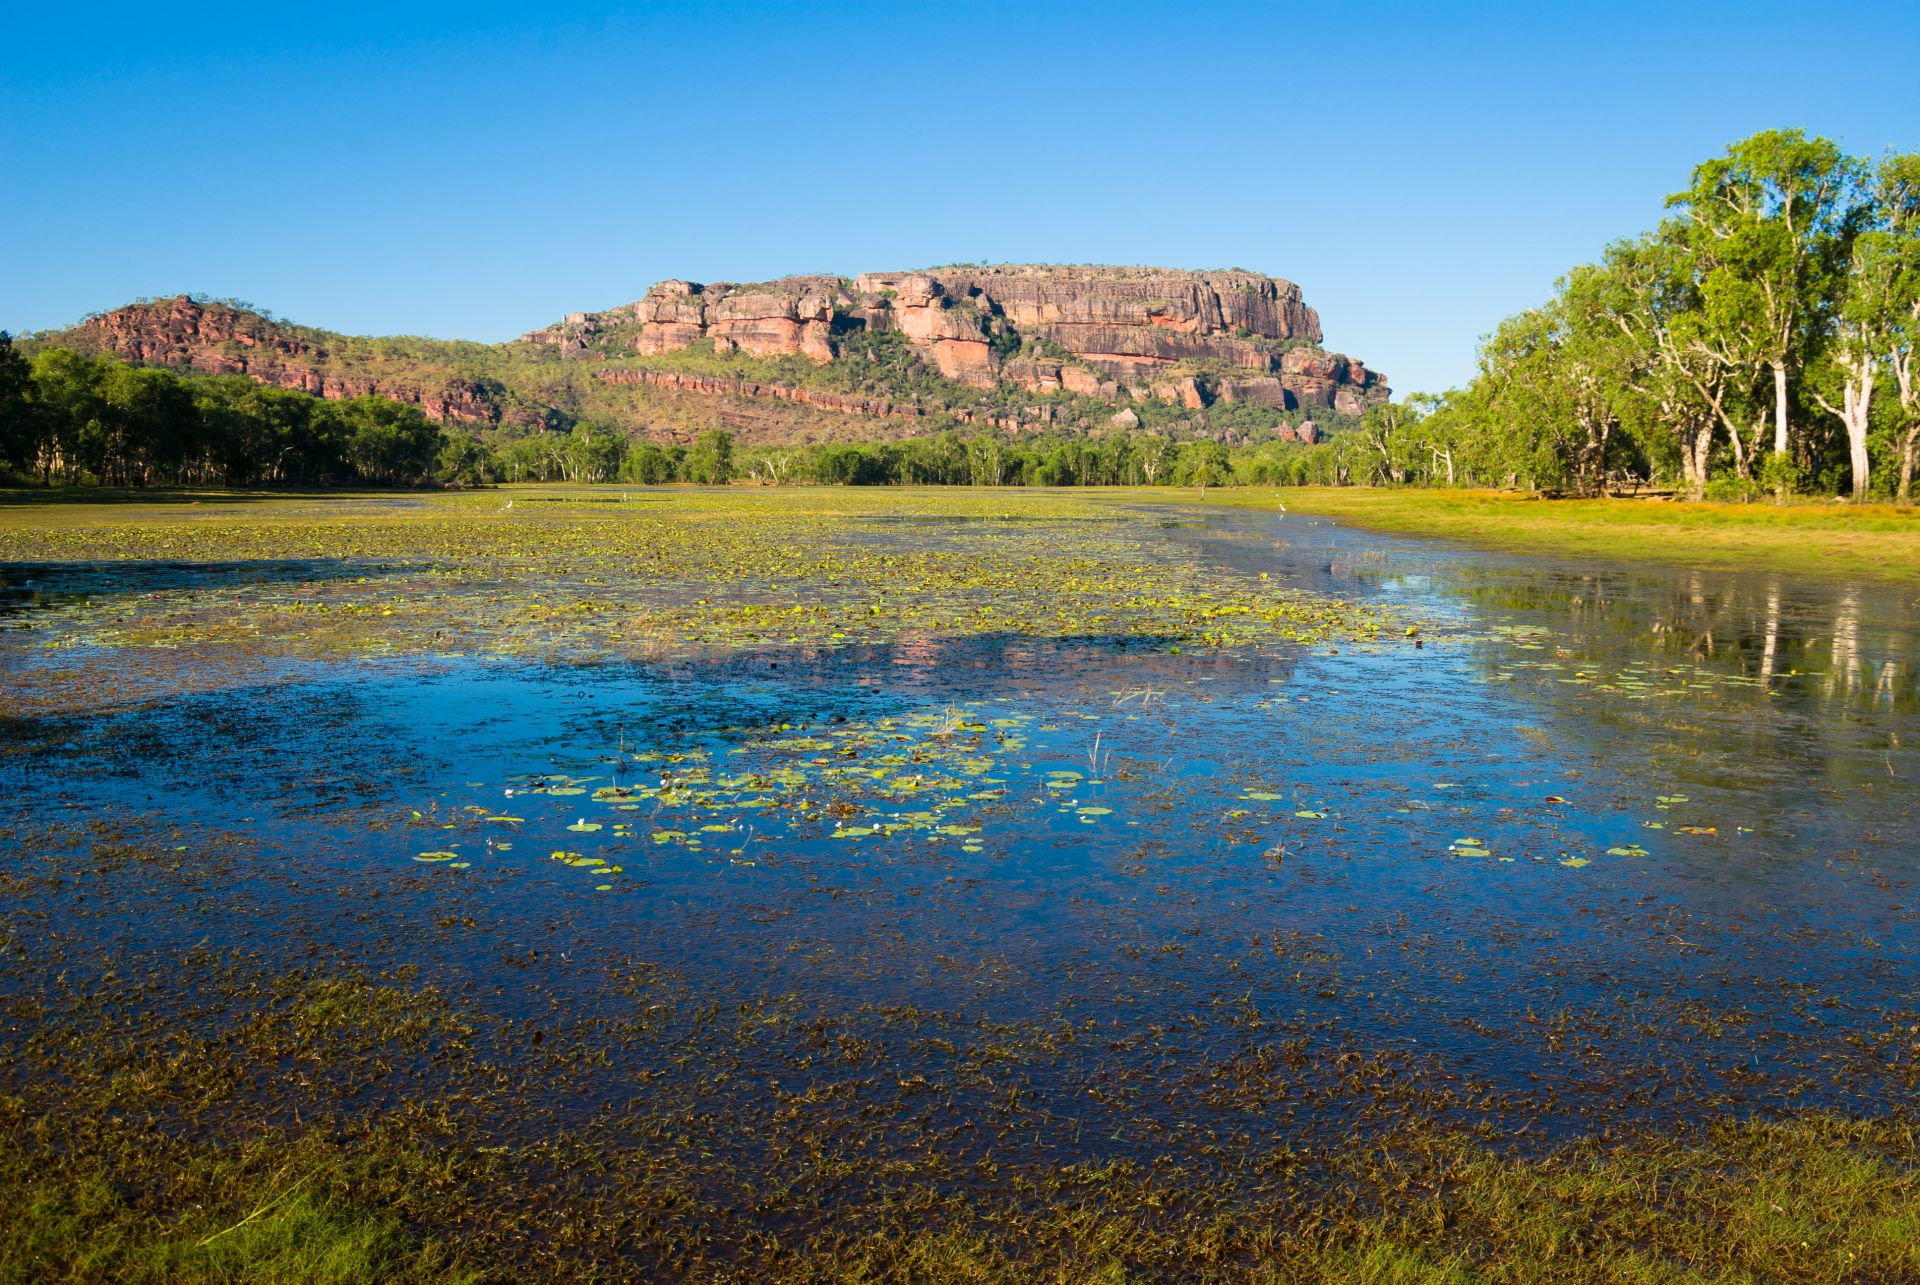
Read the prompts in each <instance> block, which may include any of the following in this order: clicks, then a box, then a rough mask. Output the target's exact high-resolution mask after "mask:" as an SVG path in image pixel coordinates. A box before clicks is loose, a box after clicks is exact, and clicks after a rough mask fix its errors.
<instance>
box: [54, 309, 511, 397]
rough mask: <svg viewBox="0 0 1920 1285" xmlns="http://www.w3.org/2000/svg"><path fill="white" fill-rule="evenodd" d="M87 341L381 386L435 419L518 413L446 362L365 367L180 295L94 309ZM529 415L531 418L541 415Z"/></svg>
mask: <svg viewBox="0 0 1920 1285" xmlns="http://www.w3.org/2000/svg"><path fill="white" fill-rule="evenodd" d="M76 334H77V337H78V339H79V341H80V342H79V345H78V346H80V347H82V348H84V349H87V350H91V351H95V352H102V353H108V354H111V355H113V356H116V357H120V358H122V359H124V360H127V361H136V362H144V363H146V364H148V365H153V366H170V367H172V368H173V369H175V370H192V371H198V372H200V373H201V374H207V375H245V376H246V377H247V378H249V379H251V380H253V381H254V382H255V383H257V384H266V385H269V386H271V387H274V388H288V389H292V390H294V391H296V392H302V393H311V394H313V395H314V396H316V397H326V398H334V399H339V398H349V397H360V396H363V395H365V394H369V393H371V394H376V395H378V396H381V397H386V398H390V399H392V400H393V401H397V402H406V403H408V404H410V405H414V406H418V407H419V408H420V409H421V410H422V411H423V412H424V413H425V414H426V415H427V417H428V418H429V419H435V420H442V421H455V422H463V423H471V424H497V423H500V422H501V421H502V420H503V419H505V418H510V417H511V416H510V415H509V408H508V407H507V406H506V404H505V400H504V399H503V398H502V397H501V395H500V394H501V390H500V389H499V388H498V387H496V386H494V385H492V384H490V383H488V382H484V381H480V380H469V379H461V378H459V377H457V376H453V375H449V374H447V373H445V372H444V371H440V370H426V371H423V372H397V371H396V372H391V373H389V372H385V371H378V370H367V371H357V370H352V369H343V368H342V367H343V366H345V365H348V363H347V362H345V361H343V359H342V354H340V353H336V352H334V351H332V350H331V349H330V348H329V347H328V346H327V345H325V344H324V343H320V342H316V341H314V340H312V339H309V338H307V337H306V336H305V335H304V334H302V333H301V332H300V331H297V330H294V329H292V328H290V327H288V326H284V325H281V324H280V323H277V322H275V321H273V320H272V319H271V318H268V317H263V316H261V315H260V314H259V313H257V312H252V311H250V310H247V309H244V308H236V307H233V306H231V305H228V304H222V303H203V302H201V301H199V300H196V299H194V298H192V297H191V296H189V295H179V296H177V297H175V298H172V299H163V300H158V301H155V302H150V303H136V304H130V305H128V306H127V307H125V308H117V309H115V310H114V311H112V312H106V313H101V314H100V315H98V316H95V317H90V318H88V319H87V320H86V321H85V322H83V323H81V325H80V326H79V327H78V329H77V332H76ZM536 420H537V417H527V418H526V422H528V423H533V422H536Z"/></svg>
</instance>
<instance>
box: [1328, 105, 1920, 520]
mask: <svg viewBox="0 0 1920 1285" xmlns="http://www.w3.org/2000/svg"><path fill="white" fill-rule="evenodd" d="M1667 207H1668V209H1669V211H1670V213H1669V214H1668V215H1667V217H1666V218H1665V219H1663V220H1662V221H1661V222H1660V223H1659V225H1658V226H1657V227H1655V228H1654V229H1653V230H1651V231H1649V232H1646V233H1644V234H1642V235H1640V236H1638V237H1634V238H1632V239H1629V240H1623V241H1619V242H1616V243H1614V244H1612V245H1610V246H1608V247H1607V248H1606V250H1605V252H1604V253H1603V254H1602V255H1601V258H1600V262H1598V263H1596V264H1585V265H1582V266H1580V267H1577V268H1575V269H1574V270H1573V271H1571V272H1569V273H1568V274H1567V275H1566V276H1565V277H1563V278H1562V279H1561V280H1560V281H1559V282H1558V283H1557V285H1556V288H1555V291H1554V294H1553V297H1552V298H1551V299H1550V300H1548V301H1547V302H1546V303H1545V304H1543V305H1541V306H1540V307H1538V308H1531V309H1528V310H1527V311H1525V312H1522V313H1519V314H1518V315H1516V316H1513V317H1509V318H1508V319H1507V320H1506V321H1504V322H1502V323H1501V324H1500V326H1499V328H1498V329H1497V330H1495V331H1494V333H1493V334H1492V335H1491V336H1489V337H1488V338H1487V339H1486V340H1485V341H1484V343H1483V345H1482V348H1481V351H1480V360H1479V370H1478V373H1477V375H1476V376H1475V378H1474V379H1473V380H1472V382H1471V383H1470V384H1469V385H1468V386H1467V387H1466V388H1464V389H1460V390H1457V391H1455V392H1452V393H1449V394H1447V395H1446V396H1445V397H1441V398H1431V397H1427V398H1409V399H1407V401H1406V402H1405V403H1403V404H1401V405H1398V406H1389V407H1382V408H1378V409H1377V410H1376V411H1375V412H1374V413H1373V414H1372V415H1370V416H1369V417H1368V418H1367V421H1366V422H1365V423H1364V424H1363V425H1362V428H1361V440H1360V441H1359V442H1358V443H1356V444H1355V445H1357V446H1359V447H1360V448H1361V449H1359V450H1357V451H1355V452H1353V462H1354V463H1355V464H1356V465H1357V466H1358V467H1359V468H1361V469H1362V470H1364V471H1363V473H1361V474H1360V475H1358V476H1356V478H1355V479H1354V480H1379V481H1389V482H1402V481H1414V482H1427V483H1439V484H1453V483H1477V484H1504V485H1525V486H1531V487H1534V488H1538V489H1543V490H1564V491H1571V492H1574V493H1577V494H1589V495H1590V494H1598V493H1600V492H1602V491H1604V490H1607V489H1609V488H1610V487H1613V486H1617V485H1619V484H1620V483H1622V482H1630V483H1632V484H1635V485H1639V484H1643V483H1651V484H1662V483H1670V484H1672V485H1673V486H1674V487H1675V488H1676V489H1678V490H1680V491H1682V492H1683V493H1685V494H1687V495H1690V496H1693V497H1695V498H1700V497H1710V498H1724V499H1738V498H1752V497H1754V496H1756V495H1759V494H1762V493H1765V492H1772V493H1774V494H1786V493H1791V492H1796V491H1801V492H1806V491H1814V492H1825V493H1829V494H1841V493H1844V494H1847V495H1849V496H1851V498H1853V499H1855V500H1867V499H1871V498H1876V497H1880V498H1886V497H1891V498H1895V499H1898V500H1899V501H1901V502H1906V501H1908V500H1909V499H1911V496H1912V486H1913V475H1914V469H1915V464H1916V451H1917V450H1920V385H1917V384H1916V381H1915V378H1914V346H1915V338H1916V335H1920V153H1907V154H1901V155H1888V156H1886V157H1885V158H1883V159H1881V160H1879V161H1878V162H1870V161H1868V160H1865V159H1862V158H1859V157H1853V156H1848V155H1846V154H1845V153H1844V152H1842V151H1841V149H1840V148H1839V147H1838V146H1836V145H1835V144H1834V143H1832V142H1830V141H1828V140H1827V139H1823V138H1808V137H1807V136H1806V135H1805V134H1804V133H1802V132H1801V131H1798V130H1785V131H1771V132H1767V133H1762V134H1756V135H1754V136H1753V137H1751V138H1748V139H1745V140H1743V141H1741V142H1738V143H1735V144H1733V145H1732V146H1731V147H1729V148H1728V149H1727V152H1726V154H1725V155H1724V156H1720V157H1716V158H1714V159H1712V160H1709V161H1707V162H1705V163H1704V164H1702V165H1699V166H1697V167H1696V168H1695V169H1694V171H1693V175H1692V181H1691V183H1690V184H1689V186H1688V187H1687V188H1685V189H1684V190H1682V191H1680V192H1676V193H1674V194H1673V195H1672V196H1671V197H1669V198H1668V200H1667Z"/></svg>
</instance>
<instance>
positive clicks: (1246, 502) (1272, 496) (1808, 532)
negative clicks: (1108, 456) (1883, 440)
mask: <svg viewBox="0 0 1920 1285" xmlns="http://www.w3.org/2000/svg"><path fill="white" fill-rule="evenodd" d="M1146 494H1148V495H1149V496H1152V495H1158V494H1163V493H1161V492H1147V493H1146ZM1165 494H1167V498H1169V499H1174V498H1176V497H1179V498H1185V499H1188V500H1191V499H1192V498H1193V493H1192V492H1191V491H1188V492H1185V493H1184V496H1180V494H1179V493H1165ZM1206 500H1207V502H1208V503H1211V504H1220V505H1225V506H1229V507H1236V508H1272V507H1275V506H1276V505H1279V504H1284V505H1285V506H1286V507H1287V509H1288V510H1290V511H1292V512H1297V513H1311V514H1323V515H1325V516H1328V517H1335V518H1340V519H1342V520H1345V521H1349V522H1352V523H1354V524H1355V525H1358V526H1363V527H1367V528H1369V529H1372V530H1378V531H1389V532H1395V533H1398V534H1405V535H1420V536H1439V537H1443V538H1446V539H1453V540H1463V541H1467V542H1470V543H1473V544H1479V545H1485V546H1489V547H1494V548H1505V549H1519V550H1523V551H1527V552H1538V553H1544V554H1554V555H1560V556H1567V557H1582V558H1586V557H1592V558H1607V559H1611V560H1615V561H1625V562H1633V561H1648V562H1661V563H1680V564H1685V565H1691V566H1699V567H1715V568H1727V567H1738V568H1743V569H1747V570H1755V571H1777V572H1780V573H1782V574H1788V575H1795V576H1809V577H1819V578H1823V579H1846V578H1853V577H1872V578H1877V579H1888V580H1900V581H1906V582H1913V581H1920V509H1917V508H1911V507H1897V506H1893V505H1871V506H1864V507H1858V508H1856V507H1853V506H1850V505H1845V504H1838V503H1832V502H1815V501H1809V502H1805V503H1795V504H1683V503H1675V502H1672V501H1667V500H1625V499H1607V500H1544V499H1537V498H1533V497H1529V496H1521V495H1514V494H1508V493H1500V492H1492V491H1444V490H1411V489H1409V490H1387V489H1375V488H1364V487H1285V488H1280V489H1273V488H1251V487H1250V488H1244V489H1233V490H1219V491H1210V492H1208V493H1207V496H1206Z"/></svg>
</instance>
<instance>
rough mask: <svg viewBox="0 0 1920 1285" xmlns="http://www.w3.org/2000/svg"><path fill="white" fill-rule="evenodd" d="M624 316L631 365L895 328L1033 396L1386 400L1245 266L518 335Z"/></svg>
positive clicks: (930, 288)
mask: <svg viewBox="0 0 1920 1285" xmlns="http://www.w3.org/2000/svg"><path fill="white" fill-rule="evenodd" d="M628 317H630V318H631V319H632V320H633V321H635V322H637V323H638V334H637V335H636V337H635V338H634V339H633V341H632V350H633V351H634V352H636V353H638V354H640V355H642V356H648V355H659V354H662V353H668V352H673V351H676V350H679V349H683V348H687V347H689V346H691V345H693V344H694V343H696V342H698V341H701V340H710V341H711V342H712V344H713V346H714V348H715V349H716V350H717V351H719V352H721V353H727V352H734V351H744V352H749V353H753V354H756V355H760V356H782V355H798V356H804V357H807V358H809V359H810V360H812V361H815V362H821V363H825V362H829V361H832V360H833V359H834V357H835V355H836V347H835V336H836V334H844V333H845V332H846V331H847V330H850V329H862V328H863V329H866V330H870V331H876V332H884V331H893V332H897V333H899V334H901V335H904V336H905V337H906V338H907V339H908V340H909V341H910V342H912V343H913V344H914V345H915V346H916V347H918V348H920V349H922V350H923V351H924V352H925V353H926V354H927V356H928V357H929V358H930V359H931V361H932V363H933V365H934V367H935V368H936V369H938V370H939V372H940V373H941V374H942V375H944V376H946V377H947V378H949V379H952V380H955V381H956V382H959V383H962V384H966V385H969V386H971V387H975V388H991V387H993V386H994V385H995V384H997V383H999V382H1002V381H1005V382H1009V383H1013V384H1017V385H1019V386H1020V387H1023V388H1026V389H1028V390H1029V391H1032V392H1055V391H1067V392H1076V393H1082V394H1084V395H1087V396H1096V397H1121V396H1130V397H1139V398H1145V397H1155V398H1160V399H1162V400H1167V401H1173V402H1176V403H1179V404H1181V405H1186V406H1190V407H1196V408H1197V407H1200V406H1205V405H1209V404H1211V403H1212V402H1213V401H1216V400H1218V401H1224V402H1253V403H1256V404H1260V405H1266V406H1272V407H1275V408H1279V409H1294V408H1299V407H1326V408H1329V409H1333V410H1337V411H1340V412H1341V413H1343V414H1358V413H1360V412H1361V411H1363V410H1364V409H1365V408H1366V407H1368V406H1370V405H1373V404H1376V403H1378V402H1381V401H1384V400H1386V398H1387V396H1388V389H1387V386H1386V380H1385V377H1384V376H1382V375H1380V374H1378V373H1377V372H1374V371H1370V370H1368V369H1367V368H1366V366H1365V365H1364V364H1363V363H1361V362H1359V361H1356V360H1354V359H1352V358H1349V357H1346V356H1343V355H1340V354H1337V353H1328V352H1326V351H1324V350H1323V349H1322V348H1321V347H1320V342H1321V338H1322V335H1321V330H1320V318H1319V315H1318V314H1316V313H1315V312H1314V310H1313V309H1312V308H1310V307H1308V306H1307V304H1306V301H1305V300H1304V299H1303V298H1302V297H1301V294H1300V287H1298V286H1296V285H1294V284H1293V283H1292V282H1291V281H1283V280H1280V279H1278V278H1275V277H1265V276H1261V275H1259V274H1258V273H1252V272H1241V271H1227V272H1178V271H1170V270H1165V269H1158V268H1096V267H1050V266H1041V265H1019V266H1001V267H961V268H936V269H931V270H928V271H923V272H866V273H862V274H860V276H858V277H856V278H854V279H853V280H852V281H851V282H847V281H842V280H840V279H838V278H833V277H821V276H812V277H786V278H783V279H781V280H778V281H769V282H764V283H761V284H758V285H751V286H740V285H733V284H730V283H719V284H715V285H708V286H702V285H697V284H695V283H693V282H690V281H666V282H662V283H661V284H659V285H657V286H655V287H654V288H653V289H652V290H650V291H648V292H647V294H646V297H644V298H643V299H641V300H640V301H639V302H638V303H635V304H631V305H629V306H628V307H627V308H624V309H616V310H614V311H613V312H610V313H597V314H576V315H575V317H571V318H569V319H568V324H566V325H565V326H563V327H561V328H558V329H549V330H547V331H538V332H535V333H534V334H531V335H528V336H526V338H527V340H529V341H534V342H541V343H551V344H557V345H560V346H562V347H566V346H569V345H571V346H574V347H576V348H584V347H585V346H586V344H587V339H586V338H585V336H587V335H588V334H589V332H591V333H592V334H598V333H600V332H601V331H602V330H604V329H605V328H606V327H607V326H608V325H617V324H618V323H619V322H620V321H621V320H623V319H625V318H628ZM1013 354H1017V356H1012V357H1011V359H1009V358H1010V355H1013ZM1243 372H1244V373H1243Z"/></svg>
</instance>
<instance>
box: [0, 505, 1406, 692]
mask: <svg viewBox="0 0 1920 1285" xmlns="http://www.w3.org/2000/svg"><path fill="white" fill-rule="evenodd" d="M522 498H526V497H519V496H517V497H516V499H515V503H514V505H513V507H511V508H509V507H506V505H505V504H504V503H503V501H502V500H501V499H499V498H498V497H497V496H491V495H481V496H441V497H433V498H431V499H430V500H428V501H426V502H424V503H418V504H415V505H413V506H411V507H407V508H404V509H395V510H393V511H391V512H375V513H371V514H367V513H356V514H353V515H351V516H347V517H336V516H335V515H333V514H330V513H328V512H327V511H326V510H324V509H316V508H315V507H314V506H312V505H300V504H295V505H291V506H287V507H284V508H283V507H281V506H277V505H276V504H274V503H271V502H268V503H263V504H261V505H259V506H257V507H256V508H251V509H246V510H235V511H225V512H220V513H217V514H209V515H204V516H193V515H189V516H181V515H180V514H179V513H178V512H173V513H167V514H158V515H145V514H140V515H124V514H115V513H108V514H105V515H99V514H96V515H95V516H94V517H93V518H92V519H91V520H88V521H68V522H64V523H60V524H49V525H40V526H23V525H15V524H13V523H4V524H0V561H5V562H8V563H11V564H13V565H15V566H16V567H29V568H31V567H44V568H49V569H51V568H55V567H58V566H62V565H67V566H71V565H76V564H101V563H105V564H109V565H114V564H117V565H119V566H122V567H145V568H149V569H150V571H149V574H146V575H143V576H142V577H141V579H140V582H139V585H138V587H135V588H131V589H128V590H127V591H125V592H118V593H115V592H105V593H100V594H97V595H94V596H90V597H87V598H85V599H84V600H83V601H76V602H69V603H64V604H61V605H53V606H48V607H46V608H44V609H42V610H38V611H35V612H33V613H30V614H27V615H23V616H21V617H20V618H18V620H17V621H16V624H15V626H14V628H15V629H16V630H22V631H25V632H26V633H28V634H29V635H30V636H31V637H32V638H33V639H35V640H37V641H39V642H40V643H42V644H44V645H45V646H48V647H74V646H108V647H119V648H187V647H191V648H195V649H209V648H223V649H228V650H238V651H244V652H247V653H252V654H255V655H264V656H277V657H291V658H304V657H336V656H354V655H381V654H411V655H430V656H432V655H449V656H450V655H468V656H471V655H486V656H511V655H568V656H578V657H592V656H610V655H628V654H655V653H657V652H658V651H659V650H661V649H663V648H666V649H679V650H700V649H710V648H734V647H780V646H793V645H799V646H806V647H834V646H841V645H847V644H855V643H896V642H899V641H901V640H903V639H916V638H963V637H978V636H983V635H1009V636H1018V637H1030V638H1068V637H1073V638H1098V639H1106V640H1111V641H1113V642H1115V643H1118V644H1127V645H1144V646H1150V647H1156V648H1163V649H1167V650H1181V649H1187V650H1193V649H1204V650H1217V649H1239V648H1249V647H1265V646H1275V645H1311V644H1321V643H1341V642H1381V641H1386V640H1388V639H1395V638H1397V639H1405V638H1406V637H1408V634H1409V631H1408V630H1407V629H1406V628H1405V627H1404V625H1402V626H1401V627H1398V628H1390V627H1389V626H1390V624H1393V623H1395V622H1391V621H1390V619H1389V613H1388V611H1387V610H1386V609H1384V608H1380V607H1373V606H1363V605H1360V604H1356V603H1354V602H1350V601H1347V600H1344V599H1339V598H1333V597H1328V596H1323V595H1317V594H1312V593H1308V592H1304V591H1301V590H1298V589H1294V588H1288V587H1285V586H1282V585H1280V584H1278V583H1275V582H1273V581H1272V580H1270V579H1268V578H1267V577H1266V576H1264V575H1250V574H1245V573H1237V572H1233V571H1229V570H1226V569H1222V568H1219V567H1215V566H1210V565H1207V564H1206V563H1205V562H1204V561H1203V560H1202V559H1200V558H1199V557H1198V556H1196V555H1194V554H1193V553H1192V552H1191V551H1187V550H1183V549H1181V548H1179V547H1178V546H1176V545H1173V544H1170V543H1167V542H1164V541H1160V540H1156V539H1153V538H1151V535H1152V532H1151V529H1150V526H1151V524H1150V521H1149V520H1148V519H1142V518H1134V517H1129V516H1126V515H1118V514H1116V513H1115V512H1114V510H1112V509H1111V508H1102V507H1100V506H1097V505H1093V504H1089V503H1086V502H1083V501H1078V500H1070V499H1055V498H1051V497H1021V498H1019V499H1017V500H1008V499H1005V498H998V497H996V498H990V499H980V498H974V497H970V496H966V495H958V496H947V495H933V496H928V495H916V494H902V495H887V496H881V497H878V498H877V499H873V500H866V501H865V502H864V503H861V504H859V505H855V506H849V505H848V503H847V502H846V500H845V499H844V497H842V496H839V495H837V494H833V493H827V492H798V493H783V494H779V495H767V494H757V493H754V492H740V491H736V492H730V493H725V494H718V495H715V494H698V493H676V494H672V495H665V496H662V495H647V496H645V497H644V502H643V503H634V504H630V505H629V504H608V503H605V500H606V497H605V496H584V497H575V496H567V495H558V496H545V497H540V498H542V499H543V500H544V501H545V502H544V503H541V504H539V505H537V506H529V505H524V504H521V503H519V500H520V499H522ZM4 517H5V515H0V519H3V518H4ZM116 518H118V519H120V520H115V519H116ZM1016 518H1017V519H1018V520H1012V519H1016ZM901 519H937V520H938V521H937V522H935V523H934V525H936V526H937V527H938V528H939V529H938V531H937V533H933V534H930V533H928V532H927V531H924V530H916V531H915V532H914V535H913V538H912V539H911V540H907V539H902V538H900V536H901V531H900V527H899V525H898V523H899V520H901ZM916 525H924V524H916ZM201 563H207V564H215V563H217V564H218V565H220V566H221V567H222V568H225V569H226V574H224V575H223V576H222V577H220V578H216V579H213V580H211V581H210V580H209V579H208V578H206V577H195V576H192V575H190V574H187V573H186V572H182V574H181V575H180V576H179V577H177V578H176V581H177V582H171V583H170V582H169V581H168V578H167V577H166V576H165V575H164V574H157V573H153V572H151V569H152V568H154V567H156V566H163V567H164V566H181V567H186V568H191V567H192V566H194V565H197V564H201ZM303 564H311V565H312V566H314V567H317V568H324V571H323V572H322V571H316V572H315V574H314V575H312V576H310V577H305V578H303V577H302V576H300V575H299V574H298V573H297V572H296V571H293V570H290V568H297V567H299V566H301V565H303ZM249 565H258V566H261V567H270V568H272V569H273V574H272V575H265V574H263V575H261V576H260V577H257V578H254V579H249V578H248V576H247V575H246V572H245V568H247V567H248V566H249ZM343 568H345V569H346V571H343V570H342V569H343ZM356 568H357V569H358V572H359V573H358V574H348V573H347V572H350V571H352V570H354V569H356Z"/></svg>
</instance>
